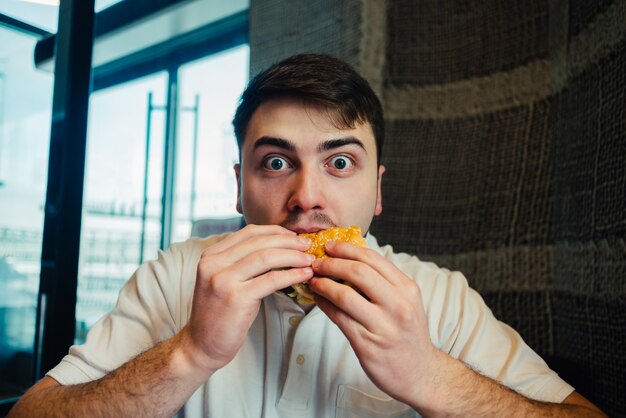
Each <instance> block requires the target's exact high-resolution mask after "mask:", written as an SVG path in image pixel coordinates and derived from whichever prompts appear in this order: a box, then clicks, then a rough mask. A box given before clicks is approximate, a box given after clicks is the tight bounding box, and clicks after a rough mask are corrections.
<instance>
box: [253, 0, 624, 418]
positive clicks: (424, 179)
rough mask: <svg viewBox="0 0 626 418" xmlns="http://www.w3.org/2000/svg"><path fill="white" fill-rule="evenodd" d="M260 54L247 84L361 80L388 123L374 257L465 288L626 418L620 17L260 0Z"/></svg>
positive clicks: (493, 3)
mask: <svg viewBox="0 0 626 418" xmlns="http://www.w3.org/2000/svg"><path fill="white" fill-rule="evenodd" d="M250 47H251V50H250V51H251V52H250V53H251V72H252V73H253V74H254V73H256V72H257V71H258V70H259V69H261V68H264V67H266V66H267V65H269V64H270V63H272V62H275V61H276V60H278V59H280V58H283V57H286V56H288V55H291V54H294V53H298V52H324V53H329V54H332V55H336V56H338V57H341V58H343V59H345V60H346V61H348V62H350V63H351V64H353V65H355V66H356V67H357V68H358V69H359V70H360V71H361V72H362V73H363V74H364V75H365V76H366V78H368V80H370V82H371V83H372V84H373V86H374V88H375V90H376V91H377V92H379V94H380V95H381V98H382V100H383V103H384V106H385V112H386V121H387V138H386V143H385V147H384V151H383V163H385V164H387V165H388V172H387V174H386V175H385V179H384V182H383V184H384V185H383V203H384V212H383V215H382V216H381V217H380V218H378V219H377V220H376V221H375V223H374V226H373V228H372V229H373V232H374V233H375V234H376V235H377V237H378V238H379V240H380V241H382V242H384V243H390V244H393V245H394V246H395V248H396V249H398V250H403V251H407V252H410V253H414V254H418V255H419V256H420V257H421V258H423V259H428V260H433V261H435V262H437V263H438V264H440V265H442V266H446V267H449V268H452V269H459V270H461V271H463V272H464V273H465V274H466V276H467V277H468V280H469V281H470V283H471V284H472V286H473V287H475V288H476V289H477V290H479V291H480V292H481V294H483V296H484V298H485V300H486V301H487V303H488V304H489V305H490V306H491V307H492V309H493V310H494V312H495V313H496V315H497V316H498V317H499V318H501V319H502V320H503V321H505V322H508V323H510V324H511V325H513V326H514V327H515V328H516V329H518V330H519V331H520V333H521V334H522V335H523V337H524V338H525V339H526V340H527V341H528V342H529V344H530V345H531V346H533V347H534V348H535V349H536V350H537V351H538V352H540V353H541V354H542V355H543V356H545V357H546V358H547V359H548V360H549V362H550V364H551V365H552V366H553V367H554V368H555V369H556V370H557V371H558V372H559V373H560V374H562V375H563V376H564V377H565V378H566V379H568V380H569V381H570V382H571V383H573V384H574V385H575V386H576V387H577V388H578V390H579V391H580V392H582V393H583V394H584V395H586V396H588V397H589V398H591V399H592V400H593V401H594V402H596V403H597V404H598V405H600V406H601V407H602V408H604V409H605V410H606V412H607V413H609V415H611V416H625V415H624V414H625V412H624V411H626V397H624V393H626V381H625V380H626V377H625V376H626V355H625V351H624V350H625V349H624V347H626V246H625V243H624V237H625V236H626V95H625V90H626V1H623V0H613V1H610V0H591V1H583V0H569V1H568V0H551V1H548V2H545V1H540V0H524V1H518V2H502V1H498V0H486V1H476V0H469V1H468V0H444V1H441V0H386V1H384V0H344V1H333V0H307V1H304V0H252V1H251V8H250ZM620 414H621V415H620Z"/></svg>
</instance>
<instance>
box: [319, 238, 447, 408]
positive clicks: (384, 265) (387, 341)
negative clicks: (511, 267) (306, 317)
mask: <svg viewBox="0 0 626 418" xmlns="http://www.w3.org/2000/svg"><path fill="white" fill-rule="evenodd" d="M326 251H327V253H328V255H329V256H330V257H331V258H326V259H318V260H315V262H314V263H313V270H314V271H315V275H316V276H318V277H315V278H314V279H312V280H311V281H310V285H311V288H312V289H313V291H314V292H315V293H316V294H317V295H316V302H317V304H318V306H319V307H320V309H321V310H322V311H324V312H325V313H326V315H328V317H329V318H330V319H331V320H332V321H333V322H334V323H336V324H337V326H339V328H340V329H341V330H342V331H343V333H344V334H345V335H346V337H347V339H348V341H349V342H350V344H351V346H352V348H353V349H354V351H355V353H356V355H357V357H358V358H359V361H360V362H361V366H362V367H363V370H365V372H366V373H367V375H368V376H369V377H370V379H371V380H372V382H374V383H375V384H376V385H377V386H378V387H379V388H380V389H381V390H383V391H384V392H386V393H387V394H389V395H390V396H392V397H394V398H396V399H398V400H400V401H403V402H405V403H408V404H415V397H416V396H417V397H419V396H423V395H427V392H426V391H423V389H424V388H428V387H432V382H431V381H430V379H432V378H433V377H434V375H435V373H434V371H435V370H436V367H437V365H436V362H437V360H438V354H439V353H438V351H437V349H436V348H435V347H434V346H433V344H432V342H431V340H430V336H429V333H428V324H427V319H426V314H425V311H424V307H423V303H422V295H421V291H420V288H419V286H418V285H417V283H415V281H414V280H411V279H409V278H408V277H406V275H404V273H402V272H401V271H400V270H399V269H398V268H397V267H395V266H394V265H393V264H391V263H390V262H389V261H387V260H386V259H385V258H384V257H383V256H381V255H380V254H378V253H377V252H375V251H373V250H371V249H367V248H362V247H357V246H355V245H352V244H348V243H328V244H327V246H326ZM330 277H336V278H341V279H343V280H346V281H348V282H350V283H351V284H353V285H354V286H356V288H358V289H359V291H360V292H362V295H361V294H359V292H358V291H357V290H355V289H353V288H351V287H349V286H345V285H342V284H340V283H337V282H336V281H334V280H331V279H329V278H330Z"/></svg>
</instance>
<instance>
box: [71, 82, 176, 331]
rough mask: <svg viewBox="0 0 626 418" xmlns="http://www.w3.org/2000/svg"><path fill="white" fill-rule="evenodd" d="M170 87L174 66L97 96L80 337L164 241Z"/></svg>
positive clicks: (90, 141)
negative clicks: (163, 192) (169, 75)
mask: <svg viewBox="0 0 626 418" xmlns="http://www.w3.org/2000/svg"><path fill="white" fill-rule="evenodd" d="M166 87H167V73H165V72H159V73H156V74H153V75H150V76H148V77H143V78H141V79H138V80H134V81H131V82H128V83H124V84H122V85H118V86H115V87H111V88H109V89H106V90H102V91H99V92H96V93H93V94H92V95H91V98H90V103H89V124H88V134H87V155H86V161H85V186H84V187H85V188H84V199H83V221H82V227H81V244H80V261H79V273H78V294H77V298H78V300H77V303H76V341H77V342H82V341H83V340H84V337H85V335H86V332H87V330H88V329H89V328H90V327H91V326H92V325H93V324H94V322H95V321H96V320H97V319H99V318H100V317H101V316H102V315H103V314H104V313H106V312H108V311H110V310H111V309H112V308H113V306H114V305H115V301H116V299H117V294H118V292H119V290H120V289H121V287H122V285H123V284H124V283H125V282H126V281H127V280H128V278H129V277H130V276H131V275H132V273H133V271H134V270H135V269H136V268H137V266H138V265H139V264H140V263H141V262H142V261H143V260H144V259H145V258H146V257H147V258H154V257H155V255H156V251H157V250H158V248H159V237H160V233H161V223H160V215H161V188H162V186H163V144H164V139H165V104H166V100H167V97H166ZM148 133H149V135H148ZM144 202H145V204H144Z"/></svg>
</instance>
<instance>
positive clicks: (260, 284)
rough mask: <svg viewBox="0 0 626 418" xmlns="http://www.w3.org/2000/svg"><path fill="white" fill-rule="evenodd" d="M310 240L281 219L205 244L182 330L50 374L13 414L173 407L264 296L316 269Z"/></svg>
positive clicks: (223, 360)
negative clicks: (75, 373) (128, 356)
mask: <svg viewBox="0 0 626 418" xmlns="http://www.w3.org/2000/svg"><path fill="white" fill-rule="evenodd" d="M309 245H310V242H308V241H307V240H304V239H301V238H300V237H298V236H297V235H296V234H295V233H294V232H291V231H289V230H287V229H285V228H282V227H280V226H255V225H250V226H247V227H245V228H243V229H242V230H241V231H238V232H236V233H234V234H232V235H229V236H228V237H226V238H224V239H223V240H222V241H220V242H218V243H216V244H214V245H212V246H210V247H208V248H207V249H206V250H205V251H204V252H203V254H202V257H201V259H200V262H199V263H198V269H197V275H196V286H195V290H194V296H193V306H192V311H191V317H190V319H189V322H188V324H187V326H185V327H184V328H183V329H182V330H181V331H180V332H179V333H178V334H176V335H175V336H174V337H172V338H170V339H169V340H166V341H164V342H162V343H161V344H159V345H157V346H156V347H153V348H152V349H150V350H148V351H145V352H143V353H142V354H140V355H138V356H137V357H135V358H134V359H132V360H130V361H128V362H127V363H125V364H123V365H122V366H120V367H119V368H117V369H115V370H113V371H111V372H110V373H109V374H107V375H106V376H104V377H103V378H101V379H98V380H94V381H91V382H88V383H83V384H79V385H69V386H63V385H60V384H59V383H58V382H57V381H55V380H54V379H52V378H51V377H48V376H46V377H44V378H43V379H42V380H41V381H40V382H39V383H37V384H36V385H35V386H33V387H32V388H30V389H29V391H28V392H27V393H26V394H24V395H23V396H22V397H21V399H20V401H19V402H18V403H17V404H16V405H15V407H14V408H13V409H12V410H11V415H10V416H11V417H29V418H32V417H38V416H45V417H69V416H151V417H168V416H172V415H174V414H175V413H176V411H178V410H179V409H180V408H181V406H182V405H183V404H184V403H185V402H186V401H187V399H189V397H190V396H191V395H192V394H193V392H194V391H195V390H196V389H197V388H198V387H199V386H200V385H201V384H202V383H204V382H205V381H206V380H207V379H208V378H209V377H210V376H211V374H212V373H213V372H214V371H216V370H217V369H219V368H221V367H223V366H225V365H226V364H227V363H228V362H229V361H230V360H232V358H233V357H234V356H235V354H236V353H237V352H238V351H239V348H240V347H241V345H242V344H243V341H244V338H245V336H246V334H247V332H248V329H249V328H250V326H251V325H252V322H253V321H254V319H255V317H256V315H257V313H258V311H259V307H260V304H261V300H262V299H263V298H264V297H265V296H268V295H270V294H272V293H273V292H275V291H277V290H280V289H282V288H285V287H288V286H291V285H293V284H295V283H300V282H304V281H306V280H309V279H310V278H311V277H312V276H313V271H312V270H311V267H310V266H311V262H312V259H311V258H310V257H309V256H308V255H307V254H305V253H304V250H306V249H307V248H308V246H309ZM276 269H283V270H276ZM112 399H113V400H115V401H114V402H111V400H112Z"/></svg>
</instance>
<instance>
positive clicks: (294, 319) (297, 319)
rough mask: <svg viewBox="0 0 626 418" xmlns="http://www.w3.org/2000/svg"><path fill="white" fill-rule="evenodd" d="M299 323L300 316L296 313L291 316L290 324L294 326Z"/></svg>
mask: <svg viewBox="0 0 626 418" xmlns="http://www.w3.org/2000/svg"><path fill="white" fill-rule="evenodd" d="M299 323H300V317H299V316H296V315H294V316H292V317H291V318H289V325H291V326H292V327H295V326H296V325H298V324H299Z"/></svg>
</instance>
